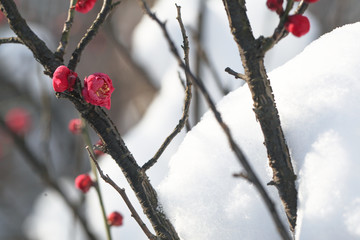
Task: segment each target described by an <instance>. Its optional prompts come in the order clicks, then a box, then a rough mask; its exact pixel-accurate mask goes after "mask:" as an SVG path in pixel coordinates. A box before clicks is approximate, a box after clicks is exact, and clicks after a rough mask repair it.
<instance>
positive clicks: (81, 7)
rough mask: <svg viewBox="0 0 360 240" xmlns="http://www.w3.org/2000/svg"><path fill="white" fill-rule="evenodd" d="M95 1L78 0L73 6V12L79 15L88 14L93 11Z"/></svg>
mask: <svg viewBox="0 0 360 240" xmlns="http://www.w3.org/2000/svg"><path fill="white" fill-rule="evenodd" d="M95 3H96V0H78V1H77V3H76V5H75V10H76V11H78V12H81V13H88V12H89V11H90V10H91V9H93V7H94V5H95Z"/></svg>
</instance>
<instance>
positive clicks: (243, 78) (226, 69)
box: [225, 67, 247, 81]
mask: <svg viewBox="0 0 360 240" xmlns="http://www.w3.org/2000/svg"><path fill="white" fill-rule="evenodd" d="M225 72H227V73H228V74H230V75H233V76H234V77H235V78H236V79H238V78H240V79H242V80H244V81H246V79H247V78H246V75H244V74H241V73H238V72H235V71H234V70H232V69H231V68H229V67H227V68H225Z"/></svg>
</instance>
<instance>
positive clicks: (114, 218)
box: [107, 211, 124, 226]
mask: <svg viewBox="0 0 360 240" xmlns="http://www.w3.org/2000/svg"><path fill="white" fill-rule="evenodd" d="M123 220H124V217H123V216H122V215H121V214H120V213H118V212H116V211H115V212H112V213H110V215H109V216H108V217H107V221H108V224H109V225H110V226H121V225H123Z"/></svg>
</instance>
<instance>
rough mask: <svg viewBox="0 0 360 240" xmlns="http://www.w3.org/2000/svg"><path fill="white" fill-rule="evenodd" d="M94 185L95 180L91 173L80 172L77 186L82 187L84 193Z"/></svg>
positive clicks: (76, 182)
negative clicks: (92, 178)
mask: <svg viewBox="0 0 360 240" xmlns="http://www.w3.org/2000/svg"><path fill="white" fill-rule="evenodd" d="M92 185H93V181H92V180H91V178H90V176H89V174H80V175H79V176H77V177H76V178H75V187H76V188H78V189H80V190H81V191H82V192H83V193H87V192H88V191H89V189H90V188H91V186H92Z"/></svg>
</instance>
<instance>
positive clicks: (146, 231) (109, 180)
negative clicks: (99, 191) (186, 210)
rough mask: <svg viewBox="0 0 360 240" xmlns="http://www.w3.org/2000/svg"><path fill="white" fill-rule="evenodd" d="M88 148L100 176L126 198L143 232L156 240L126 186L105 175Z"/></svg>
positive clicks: (126, 202) (132, 214) (87, 148)
mask: <svg viewBox="0 0 360 240" xmlns="http://www.w3.org/2000/svg"><path fill="white" fill-rule="evenodd" d="M86 150H87V151H88V154H89V156H90V158H91V160H92V161H93V162H94V164H95V166H96V168H97V170H98V172H99V174H100V177H101V178H102V179H103V180H104V181H105V182H106V183H108V184H110V185H111V186H112V187H113V188H114V189H115V190H116V191H117V192H118V193H119V194H120V196H121V197H122V199H123V200H124V202H125V204H126V206H127V207H128V208H129V210H130V212H131V216H132V217H133V218H134V219H135V221H136V222H137V223H138V224H139V226H140V227H141V229H142V230H143V232H144V233H145V235H146V236H147V237H148V238H149V239H150V240H155V239H156V236H155V235H153V234H152V233H151V232H150V230H149V229H148V228H147V226H146V224H145V223H144V222H143V221H142V220H141V218H140V216H139V214H138V213H137V212H136V210H135V208H134V206H133V205H132V203H131V202H130V199H129V198H128V196H127V195H126V193H125V189H124V188H120V187H119V186H118V185H117V184H116V183H115V182H114V181H113V180H112V179H111V178H110V177H109V175H107V174H106V175H105V174H104V173H103V171H102V170H101V168H100V166H99V163H98V162H97V161H96V159H95V156H93V154H92V153H91V152H90V150H89V147H88V146H87V147H86Z"/></svg>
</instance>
